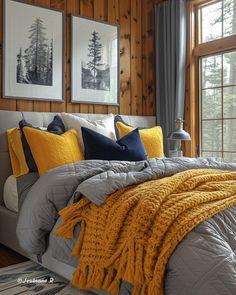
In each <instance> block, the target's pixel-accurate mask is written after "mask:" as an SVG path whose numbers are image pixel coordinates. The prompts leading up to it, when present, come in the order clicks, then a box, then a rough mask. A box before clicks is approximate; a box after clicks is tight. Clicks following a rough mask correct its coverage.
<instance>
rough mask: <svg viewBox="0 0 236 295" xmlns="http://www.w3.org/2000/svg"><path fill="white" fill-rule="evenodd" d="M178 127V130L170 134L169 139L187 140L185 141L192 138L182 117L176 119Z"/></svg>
mask: <svg viewBox="0 0 236 295" xmlns="http://www.w3.org/2000/svg"><path fill="white" fill-rule="evenodd" d="M176 127H177V128H176V130H175V131H173V132H171V133H170V134H169V136H168V139H171V140H185V141H189V140H191V137H190V135H189V133H188V132H186V131H185V130H184V129H183V120H182V119H177V120H176Z"/></svg>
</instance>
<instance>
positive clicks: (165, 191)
mask: <svg viewBox="0 0 236 295" xmlns="http://www.w3.org/2000/svg"><path fill="white" fill-rule="evenodd" d="M95 189H96V188H95ZM235 204H236V172H229V171H222V170H212V169H205V170H188V171H185V172H181V173H178V174H176V175H174V176H172V177H167V178H163V179H160V180H152V181H147V182H144V183H142V184H139V185H135V186H130V187H127V188H125V189H122V190H119V191H117V192H115V193H113V194H112V195H111V196H109V198H108V199H107V201H106V202H105V203H104V204H103V205H102V206H101V207H97V206H96V205H94V204H92V203H91V202H90V201H88V200H87V199H86V198H83V199H81V200H80V201H79V202H78V203H75V204H72V205H71V206H68V207H66V208H65V209H63V210H62V211H61V212H60V215H61V216H62V217H63V219H64V223H63V224H62V225H61V226H59V228H58V229H57V230H56V232H55V234H56V235H57V236H60V237H64V238H67V239H71V238H72V237H73V229H74V226H75V225H76V224H77V223H80V224H81V231H80V234H79V238H78V241H77V243H76V245H75V248H74V250H73V253H72V255H75V256H77V257H79V265H78V267H77V269H76V271H75V272H74V274H73V278H72V281H71V282H72V284H73V285H74V286H76V287H78V288H80V289H104V290H106V291H108V292H110V293H112V294H118V293H119V286H120V282H121V281H122V280H126V281H128V282H130V283H132V284H133V285H134V289H133V293H132V294H133V295H134V294H135V295H139V294H140V291H142V295H146V294H148V295H163V294H164V289H163V279H164V271H165V266H166V264H167V262H168V259H169V257H170V255H171V254H172V253H173V251H174V249H175V248H176V246H177V245H178V243H179V242H180V241H181V240H182V239H183V238H184V236H185V235H186V234H187V233H188V232H190V231H191V230H192V229H193V228H194V227H195V226H196V225H198V224H199V223H200V222H202V221H203V220H205V219H207V218H209V217H211V216H212V215H214V214H216V213H218V212H219V211H221V210H223V209H225V208H227V207H230V206H233V205H235Z"/></svg>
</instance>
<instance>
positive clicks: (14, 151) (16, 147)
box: [7, 128, 29, 177]
mask: <svg viewBox="0 0 236 295" xmlns="http://www.w3.org/2000/svg"><path fill="white" fill-rule="evenodd" d="M7 138H8V149H9V154H10V159H11V166H12V171H13V174H14V176H16V177H17V176H21V175H24V174H27V173H28V172H29V168H28V165H27V163H26V160H25V154H24V150H23V146H22V141H21V134H20V131H19V129H18V128H12V129H9V130H7Z"/></svg>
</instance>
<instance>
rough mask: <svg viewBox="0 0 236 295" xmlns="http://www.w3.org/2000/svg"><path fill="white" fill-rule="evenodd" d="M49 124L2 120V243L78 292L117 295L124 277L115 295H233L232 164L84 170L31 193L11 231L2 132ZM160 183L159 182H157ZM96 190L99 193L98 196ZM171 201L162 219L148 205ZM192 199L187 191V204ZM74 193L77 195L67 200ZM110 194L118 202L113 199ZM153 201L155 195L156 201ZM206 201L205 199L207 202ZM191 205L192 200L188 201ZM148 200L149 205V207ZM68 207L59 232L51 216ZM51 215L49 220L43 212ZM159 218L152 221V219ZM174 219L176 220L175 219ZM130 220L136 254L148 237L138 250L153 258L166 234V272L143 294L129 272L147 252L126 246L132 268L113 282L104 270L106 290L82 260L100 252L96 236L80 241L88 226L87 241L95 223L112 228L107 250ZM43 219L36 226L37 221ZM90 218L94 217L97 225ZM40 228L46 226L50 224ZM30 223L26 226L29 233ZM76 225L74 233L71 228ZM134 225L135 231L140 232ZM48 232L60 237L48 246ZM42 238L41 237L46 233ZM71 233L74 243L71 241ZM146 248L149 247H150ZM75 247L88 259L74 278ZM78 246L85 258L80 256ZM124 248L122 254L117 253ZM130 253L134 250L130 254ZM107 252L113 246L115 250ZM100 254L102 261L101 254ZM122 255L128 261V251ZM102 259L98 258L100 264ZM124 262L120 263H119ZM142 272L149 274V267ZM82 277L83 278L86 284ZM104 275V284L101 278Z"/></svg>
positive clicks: (15, 115) (186, 161)
mask: <svg viewBox="0 0 236 295" xmlns="http://www.w3.org/2000/svg"><path fill="white" fill-rule="evenodd" d="M54 115H55V114H52V113H23V114H22V113H21V112H7V111H0V163H1V172H0V184H1V199H0V203H1V206H0V242H1V243H3V244H4V245H6V246H8V247H9V248H12V249H13V250H15V251H17V252H19V253H21V254H23V255H25V256H27V257H29V258H30V259H32V260H34V261H38V262H40V260H41V259H42V262H41V263H42V265H44V266H45V267H47V268H49V269H50V270H52V271H54V272H56V273H58V274H60V275H62V276H63V277H65V278H67V279H71V276H72V273H73V272H74V271H75V270H76V271H75V274H76V275H74V277H73V282H74V284H75V285H76V284H77V283H78V284H79V285H81V286H84V288H85V289H91V288H88V286H92V285H93V284H94V288H95V289H96V290H92V291H91V292H92V293H91V294H94V293H95V294H98V295H101V294H107V293H106V292H104V291H100V290H98V289H100V288H99V287H96V286H102V287H104V286H105V285H106V287H104V288H102V289H105V290H107V291H109V293H112V294H118V292H117V287H118V286H119V284H120V277H122V274H123V273H124V278H127V279H124V280H123V281H122V283H121V285H120V286H119V288H120V290H119V294H120V295H126V294H127V295H130V294H140V291H142V294H144V295H146V294H148V295H155V294H157V295H162V294H165V295H184V294H186V295H188V294H191V295H200V294H201V295H223V294H236V283H235V282H236V280H235V278H236V220H235V216H236V207H235V205H236V198H235V196H236V173H235V172H234V171H235V170H236V164H233V163H231V164H230V163H227V162H224V161H222V160H220V159H190V158H173V159H168V158H164V159H158V158H156V159H155V158H153V159H150V160H146V161H140V162H136V163H135V162H133V163H132V162H122V163H121V162H120V161H114V162H110V161H81V162H78V163H75V164H71V165H66V166H63V167H59V168H56V169H54V170H51V171H49V172H48V173H47V174H45V175H43V176H42V177H40V178H39V180H38V181H37V182H36V184H35V185H34V190H31V191H30V192H29V194H28V196H27V197H28V199H27V201H26V202H24V204H23V205H24V206H23V207H22V210H21V212H20V215H19V219H18V224H17V214H16V213H15V212H12V211H10V210H8V209H7V208H6V207H4V206H3V201H2V188H3V184H4V182H5V181H6V178H7V177H8V176H9V175H10V174H11V165H10V161H9V155H8V148H7V141H6V135H5V132H6V130H7V129H9V128H12V127H15V126H16V125H17V124H18V122H19V121H20V120H21V119H22V117H23V116H24V118H25V119H26V120H29V121H31V122H32V123H33V124H35V125H37V126H42V127H46V125H47V124H48V123H49V121H50V120H52V118H53V116H54ZM80 116H85V117H87V118H94V119H96V118H98V117H99V118H100V117H101V116H104V115H85V114H80ZM123 117H124V119H125V120H126V122H127V123H129V124H131V125H133V126H142V127H151V126H154V125H155V118H154V117H132V116H123ZM212 169H213V170H212ZM156 180H157V181H158V182H155V181H156ZM208 180H209V181H210V182H209V183H208V182H207V181H208ZM222 181H223V182H222ZM54 187H55V189H54ZM95 187H96V190H95V189H94V188H95ZM136 189H138V191H136ZM167 191H170V192H173V194H171V193H170V194H169V195H167V196H169V199H168V202H167V203H166V204H168V206H169V207H168V206H167V207H166V209H167V210H166V209H165V210H164V211H160V212H161V213H160V212H159V211H158V210H159V207H158V206H159V205H158V206H154V202H153V201H152V195H153V196H155V198H156V199H155V202H156V204H157V203H158V202H159V200H160V198H162V196H164V195H165V194H166V192H167ZM189 191H191V193H190V194H189ZM72 192H74V193H73V196H72V197H71V195H72ZM113 192H114V194H112V195H111V196H110V194H111V193H113ZM140 192H142V193H140ZM158 192H159V193H160V195H158ZM206 192H210V193H209V194H206ZM139 195H143V200H145V202H142V200H141V202H140V203H139ZM81 196H86V197H87V198H84V197H82V199H81ZM104 196H106V197H107V196H110V197H109V198H108V200H106V199H105V200H104V201H102V202H101V200H102V199H103V198H104ZM194 196H195V199H194V198H193V197H194ZM149 197H151V200H150V198H149ZM176 197H177V198H179V200H180V203H178V204H180V206H176V204H175V198H176ZM187 197H189V198H190V199H189V201H188V202H185V201H184V202H183V203H181V200H185V198H187ZM65 198H66V199H65ZM161 200H162V199H161ZM74 201H78V202H74ZM123 201H124V202H123ZM134 201H135V202H137V207H135V206H136V205H135V206H133V205H132V204H134V203H133V202H134ZM47 202H48V203H47ZM96 202H97V203H96ZM191 202H192V203H191ZM62 203H63V204H62ZM93 203H94V204H96V205H98V206H100V205H101V204H103V203H104V204H105V205H104V206H102V207H101V208H100V207H98V206H94V205H93ZM159 203H161V202H159ZM65 204H67V205H68V206H67V205H65ZM135 204H136V203H135ZM139 205H140V207H139ZM190 205H191V206H192V207H190ZM198 205H199V206H198ZM65 206H66V208H65V210H63V212H61V217H63V219H64V223H62V219H61V218H59V219H57V221H56V224H55V220H56V218H58V211H59V210H58V211H57V209H58V208H60V209H62V208H64V207H65ZM76 206H78V208H77V207H76ZM109 206H110V207H109ZM117 206H118V207H117ZM194 206H195V207H196V210H195V207H194ZM49 207H50V210H48V208H49ZM205 207H206V208H205ZM109 208H112V210H113V211H110V209H109ZM136 208H138V210H139V208H140V209H141V210H143V212H142V211H140V212H139V211H137V210H136ZM176 208H177V209H176ZM202 208H203V209H202ZM162 209H163V208H161V209H160V210H162ZM74 210H75V211H76V210H78V211H76V212H77V213H78V212H80V214H81V215H80V216H79V219H78V220H79V221H80V222H81V227H80V226H78V225H77V223H78V221H77V222H76V218H77V216H76V215H75V216H74V215H73V214H74V213H73V212H75V211H74ZM119 210H120V215H119ZM121 210H123V211H121ZM135 210H136V211H135ZM155 210H157V211H155ZM166 211H169V213H168V214H172V215H168V214H166ZM110 212H112V213H110ZM117 212H118V213H117ZM137 212H138V215H137ZM157 212H158V215H156V214H157ZM179 212H180V213H181V214H182V215H179V216H180V217H181V218H179V219H176V217H175V215H176V214H177V213H178V214H179ZM216 213H217V214H216ZM132 214H133V215H132ZM135 214H136V215H135ZM178 214H177V215H176V216H177V217H178ZM191 214H192V215H193V216H195V217H196V218H195V219H193V217H191V216H189V215H191ZM131 215H132V218H133V217H135V216H136V217H137V218H133V219H132V224H133V228H136V229H137V231H135V230H133V232H131V235H132V234H134V237H135V239H137V240H138V239H139V241H138V243H140V242H141V244H142V237H146V238H147V240H145V241H144V242H145V243H146V246H145V247H147V248H148V247H149V250H150V253H152V251H153V248H152V247H153V246H154V247H155V243H156V240H158V239H159V236H161V234H163V233H162V232H161V231H160V228H162V227H163V228H164V227H166V229H167V231H166V232H164V235H163V241H164V246H165V247H163V249H162V250H161V251H163V252H160V256H159V257H161V258H160V259H159V258H158V261H159V260H160V265H162V262H163V261H164V260H165V261H164V262H163V265H164V263H166V264H165V268H162V269H161V270H159V271H158V267H159V265H158V267H157V275H156V276H155V277H152V280H151V284H150V285H143V286H142V285H141V283H140V282H142V281H143V280H144V278H143V277H142V276H140V275H139V272H137V273H136V267H135V268H134V267H133V264H132V263H129V262H130V261H131V260H132V259H133V260H134V261H136V258H135V257H136V256H137V257H138V258H139V261H138V260H137V261H136V262H135V263H138V264H139V267H140V260H141V261H142V257H143V256H142V255H143V253H144V252H145V254H146V252H148V250H147V251H146V249H145V247H144V248H140V247H139V246H140V244H138V243H137V245H138V246H137V245H136V243H134V244H133V241H135V240H132V241H131V242H132V243H131V246H129V247H130V248H127V249H128V250H127V253H128V254H127V257H128V260H127V259H126V260H122V259H121V260H120V261H123V262H122V263H120V265H121V266H118V268H117V271H116V269H115V272H111V274H109V271H110V270H111V271H114V269H110V268H109V267H108V266H107V268H106V271H105V275H106V278H107V279H106V280H104V282H103V281H102V280H103V279H101V280H100V279H98V278H97V276H99V275H100V274H101V273H102V269H101V268H98V267H97V265H96V263H94V264H95V265H93V267H91V269H90V265H89V264H86V262H85V260H86V259H84V260H83V258H86V247H87V245H88V247H90V248H91V245H92V247H93V244H91V243H94V244H95V245H97V244H96V243H97V242H98V241H99V240H96V239H97V238H101V237H100V235H99V234H98V235H97V234H95V235H94V240H91V239H90V237H89V232H88V231H87V236H86V231H85V224H86V226H87V227H89V226H91V233H92V228H93V226H94V224H95V223H96V224H98V222H100V221H101V222H103V221H104V220H109V221H111V222H110V223H108V225H109V224H111V225H112V226H110V227H109V228H108V234H107V240H108V241H110V240H109V239H110V237H111V238H112V236H114V239H115V240H116V239H117V241H120V240H119V239H118V238H119V237H118V238H117V236H119V235H120V236H121V237H122V235H125V233H126V228H124V229H123V228H122V224H124V225H125V224H126V225H127V226H129V225H130V224H129V218H130V216H131ZM25 216H28V219H27V218H26V219H25ZM39 216H40V218H42V219H40V220H38V217H39ZM94 216H95V217H96V218H95V219H94ZM142 216H145V219H142ZM169 216H171V218H172V217H173V218H174V219H173V224H169V223H168V222H167V223H166V221H168V220H169V219H170V218H169ZM139 217H141V218H139ZM162 217H163V218H162ZM44 218H48V220H47V219H44ZM114 218H115V219H114ZM116 218H117V219H116ZM119 218H121V221H120V223H118V221H119ZM188 218H189V219H188ZM49 220H50V221H49ZM117 220H118V221H117ZM122 220H123V221H122ZM185 220H186V221H187V222H185ZM116 221H117V222H116ZM126 221H127V222H126ZM163 221H164V222H163ZM175 221H176V222H175ZM190 221H191V222H190ZM27 222H28V224H29V226H28V227H27V228H26V224H27ZM66 222H68V223H66ZM73 222H74V226H75V225H76V227H74V226H73V227H71V224H73ZM86 222H87V223H86ZM89 222H90V223H89ZM139 222H140V224H138V223H139ZM181 222H182V223H181ZM105 223H106V222H105ZM16 224H17V225H16ZM31 224H32V225H33V226H31ZM38 224H39V225H38ZM113 224H114V225H115V229H117V231H118V232H120V234H119V235H117V236H115V234H114V232H116V230H115V231H114V230H113ZM159 224H162V226H161V227H158V226H159ZM182 224H184V226H183V227H179V231H177V234H175V232H174V231H173V230H176V228H177V229H178V226H179V225H180V226H182ZM36 225H37V226H36ZM169 225H171V226H172V227H171V228H170V230H169V229H168V227H169ZM173 225H174V226H173ZM99 226H100V224H98V227H97V230H98V232H99V230H100V229H99ZM119 226H120V227H119ZM16 227H17V233H18V237H20V240H21V241H20V242H21V246H22V248H24V249H27V251H26V252H24V251H23V250H22V248H21V247H20V246H19V244H18V240H17V238H16ZM45 228H46V229H45ZM49 228H50V231H51V229H52V228H53V231H54V230H55V229H56V231H57V236H55V235H54V234H50V236H49V239H48V238H47V234H49V233H50V231H49V230H48V229H49ZM25 229H27V230H25ZM42 229H43V231H45V233H44V232H43V233H42ZM65 229H66V231H65ZM154 229H155V230H154ZM182 229H184V230H182ZM68 232H70V233H69V234H68ZM96 232H97V231H96ZM140 233H141V235H140ZM42 234H43V235H42ZM78 234H79V236H82V244H81V241H80V239H79V240H78V241H77V240H75V238H77V237H78ZM116 234H117V233H116ZM70 235H71V237H72V240H67V239H62V237H68V236H70ZM126 235H127V234H126ZM97 236H99V237H97ZM39 237H40V238H39ZM73 237H74V238H73ZM170 237H172V239H170ZM131 238H132V237H131ZM149 238H150V240H149ZM38 240H40V241H38ZM37 241H38V242H37ZM147 241H150V243H149V242H147ZM161 241H162V240H160V242H161ZM36 242H37V243H36ZM77 242H78V243H77ZM112 242H114V241H112ZM151 242H152V243H151ZM86 243H87V244H86ZM75 244H76V251H78V253H80V254H81V253H82V254H83V255H84V256H81V260H80V264H79V265H80V268H82V267H83V266H84V267H85V268H84V269H80V268H77V256H76V255H75V256H74V257H72V256H71V255H70V252H71V250H72V249H73V248H74V245H75ZM84 244H85V249H83V245H84ZM121 244H122V245H123V243H121ZM149 244H150V245H149ZM81 245H82V247H81ZM125 246H126V245H125ZM136 246H137V248H135V247H136ZM96 247H97V246H96ZM96 247H95V248H96ZM102 247H104V248H107V247H109V245H106V243H103V244H102ZM115 247H116V245H115ZM132 247H133V248H135V249H136V251H133V252H132V251H131V250H130V249H132ZM113 248H114V247H113V246H112V248H111V249H113ZM44 249H47V250H46V252H45V253H44V254H43V255H42V256H41V255H39V254H40V253H41V252H44ZM81 249H82V250H81ZM96 249H97V248H96ZM96 249H95V250H96ZM122 249H123V248H122ZM83 250H84V253H83ZM100 250H101V251H102V249H100ZM123 250H125V251H126V248H124V249H123ZM168 251H169V253H170V254H172V255H169V256H166V255H165V254H166V253H167V252H168ZM173 251H174V252H173ZM95 252H96V251H95ZM131 252H132V253H133V254H132V255H131V254H130V253H131ZM29 253H35V254H38V256H37V255H30V254H29ZM91 253H92V254H91V255H90V256H89V257H95V258H96V256H93V255H96V253H95V254H94V253H93V252H91ZM122 253H123V252H122ZM125 253H126V252H124V255H125ZM150 253H149V254H150ZM119 254H120V253H119ZM120 255H121V254H120ZM130 255H131V256H130ZM161 255H162V256H161ZM98 257H100V256H99V255H98ZM117 257H118V256H117ZM121 257H123V256H122V255H121ZM124 257H125V256H124ZM140 257H141V258H140ZM162 257H163V259H162ZM145 258H146V256H145ZM149 258H150V257H149ZM156 258H157V257H156V256H155V255H153V256H151V258H150V259H149V260H147V262H148V263H149V261H152V262H153V261H154V260H155V259H156ZM95 262H96V260H95ZM115 262H116V261H115ZM115 262H114V263H115ZM167 262H168V263H167ZM98 263H99V262H98ZM118 263H119V260H118ZM91 266H92V264H91ZM146 267H147V268H149V266H148V265H146ZM141 268H142V265H141ZM134 269H135V270H134ZM155 269H156V268H155ZM139 270H140V273H142V269H140V268H139ZM94 271H98V272H97V274H96V276H94V275H93V274H92V273H93V272H94ZM132 271H133V272H134V281H132V279H133V277H132V278H131V277H130V280H131V281H132V282H134V283H133V285H134V287H133V286H132V284H129V283H128V281H129V275H130V273H132ZM160 271H161V272H162V273H161V275H159V273H160ZM85 272H86V275H85V274H84V273H85ZM135 273H136V275H135ZM107 274H109V275H108V276H107ZM145 275H146V273H145ZM102 276H104V273H102V274H101V277H102ZM163 276H164V277H165V280H164V281H160V282H158V284H159V283H160V284H159V285H158V288H159V287H160V289H157V282H156V281H155V280H154V279H156V278H158V279H160V280H162V278H163ZM114 277H115V278H114ZM145 282H146V281H145ZM91 284H92V285H91ZM103 284H104V285H103ZM162 284H164V285H162ZM94 288H92V289H94ZM157 290H158V291H157ZM164 292H165V293H164Z"/></svg>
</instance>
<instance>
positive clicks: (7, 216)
mask: <svg viewBox="0 0 236 295" xmlns="http://www.w3.org/2000/svg"><path fill="white" fill-rule="evenodd" d="M55 115H56V113H40V112H15V111H1V110H0V163H1V164H0V165H1V166H0V243H2V244H3V245H5V246H7V247H9V248H10V249H12V250H14V251H16V252H18V253H20V254H22V255H24V256H26V257H28V258H30V259H32V260H33V261H36V262H38V259H37V256H35V255H29V253H26V252H25V251H23V250H22V248H21V247H20V246H19V243H18V240H17V237H16V222H17V214H16V213H15V212H13V211H11V210H8V209H7V208H6V207H5V206H4V203H3V188H4V184H5V182H6V180H7V178H8V176H10V175H11V174H12V171H11V163H10V158H9V153H8V144H7V137H6V131H7V130H8V129H10V128H14V127H16V126H18V123H19V121H20V120H22V119H23V118H24V119H25V120H27V121H29V122H31V123H32V124H33V125H35V126H41V127H46V126H47V125H48V124H49V123H50V122H51V121H52V119H53V117H54V116H55ZM76 115H79V116H80V117H83V118H87V119H92V120H96V119H99V118H103V117H104V115H102V114H76ZM123 118H124V119H125V120H126V122H127V123H129V124H131V125H133V126H143V127H152V126H154V125H155V124H156V118H155V117H152V116H123ZM6 225H7V226H6ZM42 265H43V266H45V267H47V268H48V269H50V270H52V271H54V272H55V273H58V274H59V275H62V276H63V277H66V278H67V279H70V278H71V275H72V273H73V271H74V268H73V267H71V266H70V265H68V264H64V263H61V262H60V261H58V260H56V259H54V258H53V257H52V255H51V248H50V246H49V248H48V250H47V252H46V253H45V254H44V255H43V257H42Z"/></svg>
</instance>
